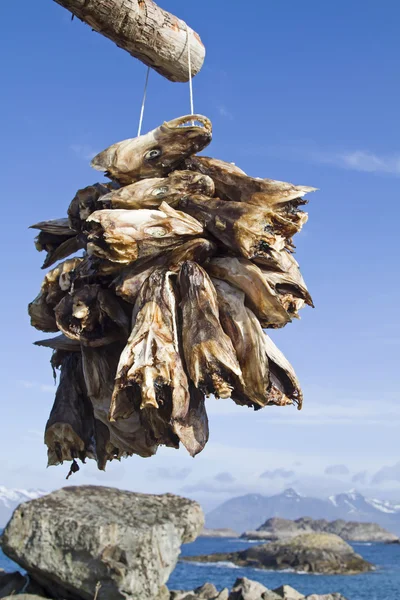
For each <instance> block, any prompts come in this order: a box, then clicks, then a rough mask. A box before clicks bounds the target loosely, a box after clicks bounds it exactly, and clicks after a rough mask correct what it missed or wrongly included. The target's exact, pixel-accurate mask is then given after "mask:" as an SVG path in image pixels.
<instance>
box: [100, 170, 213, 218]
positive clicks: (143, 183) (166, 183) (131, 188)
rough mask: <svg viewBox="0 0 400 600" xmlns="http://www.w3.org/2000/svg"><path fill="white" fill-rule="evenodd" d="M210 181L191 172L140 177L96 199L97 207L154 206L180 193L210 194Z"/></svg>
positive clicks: (168, 200) (170, 202) (172, 202)
mask: <svg viewBox="0 0 400 600" xmlns="http://www.w3.org/2000/svg"><path fill="white" fill-rule="evenodd" d="M214 192H215V186H214V182H213V180H212V179H211V178H210V177H207V175H202V174H201V173H194V172H192V171H174V172H173V173H170V175H169V176H168V177H156V178H151V179H141V180H140V181H137V182H136V183H131V185H127V186H125V187H123V188H121V189H119V190H117V191H114V192H111V193H109V194H106V195H105V196H103V197H102V198H100V202H99V203H100V204H102V207H98V208H123V209H128V210H132V209H140V208H158V207H159V206H160V204H161V203H162V202H167V203H168V204H170V205H172V206H173V205H174V204H176V202H178V201H179V200H180V199H181V198H182V197H183V196H188V195H193V194H202V195H204V196H210V197H211V196H213V195H214Z"/></svg>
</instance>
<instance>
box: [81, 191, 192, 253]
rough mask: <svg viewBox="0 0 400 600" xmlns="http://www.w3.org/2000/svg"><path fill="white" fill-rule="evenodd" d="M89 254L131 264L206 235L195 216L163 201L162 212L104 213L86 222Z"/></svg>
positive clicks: (100, 212)
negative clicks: (187, 240) (189, 239)
mask: <svg viewBox="0 0 400 600" xmlns="http://www.w3.org/2000/svg"><path fill="white" fill-rule="evenodd" d="M86 224H87V227H88V230H89V234H88V253H89V254H94V255H96V256H99V257H100V258H106V259H107V260H110V261H111V262H117V263H121V264H129V263H131V262H134V261H135V260H137V259H138V258H142V257H145V256H149V255H153V256H156V255H157V254H160V253H161V252H163V251H164V250H165V249H166V248H171V247H174V246H177V245H179V244H180V243H182V241H186V239H185V238H188V237H195V236H198V235H200V234H202V233H203V227H202V226H201V224H200V223H199V222H198V221H197V220H196V219H194V218H193V217H191V216H189V215H187V214H185V213H183V212H181V211H177V210H174V209H173V208H172V207H170V206H168V204H166V203H165V202H163V203H162V204H161V206H160V209H159V210H150V209H141V210H118V209H116V210H101V211H97V212H95V213H93V214H92V215H91V216H90V217H89V219H88V220H87V221H86Z"/></svg>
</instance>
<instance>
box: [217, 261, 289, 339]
mask: <svg viewBox="0 0 400 600" xmlns="http://www.w3.org/2000/svg"><path fill="white" fill-rule="evenodd" d="M207 271H208V272H209V273H210V274H211V275H212V276H213V277H217V278H218V279H223V280H224V281H227V282H229V283H230V284H232V285H234V286H235V287H237V288H238V289H240V290H241V291H242V292H244V294H245V297H246V303H247V304H248V305H249V307H250V308H251V310H252V311H253V312H254V313H255V314H256V316H257V318H258V319H259V320H260V322H261V325H262V326H263V327H273V328H277V327H283V326H284V325H286V324H287V323H289V322H290V321H291V317H290V315H289V314H288V313H287V311H286V310H285V309H284V307H283V306H282V303H281V300H280V298H279V297H278V294H277V293H276V292H275V290H274V288H273V287H272V286H271V285H269V283H268V281H267V279H266V278H265V277H264V274H263V272H262V271H261V269H260V268H259V267H258V266H257V265H255V264H253V263H252V262H251V261H250V260H248V259H246V258H236V257H234V256H218V257H216V258H213V259H212V260H211V261H210V263H209V265H207Z"/></svg>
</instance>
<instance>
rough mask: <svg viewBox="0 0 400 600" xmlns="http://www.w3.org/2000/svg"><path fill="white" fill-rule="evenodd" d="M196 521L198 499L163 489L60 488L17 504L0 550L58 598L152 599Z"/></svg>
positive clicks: (161, 590) (199, 519)
mask: <svg viewBox="0 0 400 600" xmlns="http://www.w3.org/2000/svg"><path fill="white" fill-rule="evenodd" d="M203 525H204V517H203V513H202V510H201V508H200V506H199V505H198V504H197V503H196V502H193V501H191V500H187V499H185V498H181V497H178V496H173V495H170V494H166V495H163V496H151V495H146V494H135V493H132V492H124V491H121V490H117V489H113V488H106V487H97V486H81V487H67V488H64V489H61V490H59V491H57V492H54V493H52V494H49V495H47V496H43V497H42V498H39V499H37V500H32V501H31V502H27V503H25V504H22V505H20V506H19V507H18V508H17V509H16V511H15V512H14V514H13V516H12V518H11V520H10V522H9V524H8V525H7V527H6V529H5V531H4V534H3V539H2V545H3V552H4V553H5V554H6V555H7V556H9V558H11V559H12V560H14V561H15V562H17V563H18V564H20V565H21V566H22V567H23V568H24V569H26V570H27V571H28V573H29V574H30V575H31V577H33V578H34V579H35V580H36V581H37V582H39V583H40V584H41V585H43V587H44V588H45V589H46V590H47V591H48V592H49V593H51V594H53V595H57V594H58V595H59V596H61V597H63V598H65V599H66V600H70V599H71V600H76V599H77V598H80V599H83V600H93V597H94V595H95V589H96V584H97V583H98V582H99V583H100V584H101V587H100V591H99V593H98V600H125V598H126V597H129V599H130V600H154V598H157V597H160V596H161V598H163V597H165V595H166V589H165V586H164V584H165V583H166V582H167V580H168V577H169V575H170V574H171V572H172V571H173V569H174V568H175V565H176V563H177V560H178V556H179V553H180V546H181V544H182V543H185V542H191V541H193V540H194V539H196V537H197V535H198V534H199V532H200V531H201V529H202V527H203Z"/></svg>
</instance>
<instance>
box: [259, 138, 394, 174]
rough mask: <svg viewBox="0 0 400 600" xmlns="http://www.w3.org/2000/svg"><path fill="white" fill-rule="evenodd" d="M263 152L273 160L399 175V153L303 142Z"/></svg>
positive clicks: (265, 149) (271, 147)
mask: <svg viewBox="0 0 400 600" xmlns="http://www.w3.org/2000/svg"><path fill="white" fill-rule="evenodd" d="M263 150H264V152H265V153H266V154H267V155H269V156H273V157H275V158H285V159H290V160H296V161H302V162H311V163H316V164H324V165H331V166H333V167H338V168H341V169H348V170H351V171H361V172H364V173H378V174H379V173H386V174H389V175H397V176H399V175H400V152H399V153H392V154H377V153H374V152H371V151H370V150H365V149H363V150H361V149H329V148H321V147H319V146H317V145H316V144H314V143H312V142H304V141H296V142H292V143H290V144H285V145H282V146H281V145H279V146H269V147H267V148H264V149H263Z"/></svg>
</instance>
